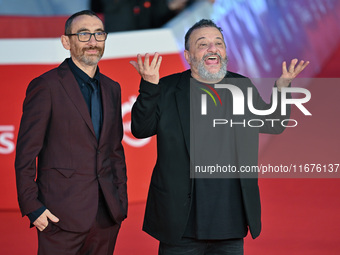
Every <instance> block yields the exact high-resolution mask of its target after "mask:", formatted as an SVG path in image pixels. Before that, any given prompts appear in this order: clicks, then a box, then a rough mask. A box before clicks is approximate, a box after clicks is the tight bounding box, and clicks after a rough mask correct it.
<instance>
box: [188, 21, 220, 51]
mask: <svg viewBox="0 0 340 255" xmlns="http://www.w3.org/2000/svg"><path fill="white" fill-rule="evenodd" d="M202 27H214V28H216V29H218V30H219V31H220V32H221V34H222V37H223V39H224V36H223V33H222V31H223V30H222V28H220V27H218V26H217V25H216V24H215V23H214V22H213V21H212V20H210V19H201V20H200V21H198V22H196V23H195V24H194V25H193V26H192V27H191V28H189V30H188V32H187V33H186V34H185V45H184V46H185V49H186V50H189V45H190V44H189V39H190V35H191V33H192V32H193V31H194V30H196V29H199V28H202Z"/></svg>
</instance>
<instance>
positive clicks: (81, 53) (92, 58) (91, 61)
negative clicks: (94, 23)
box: [74, 46, 104, 66]
mask: <svg viewBox="0 0 340 255" xmlns="http://www.w3.org/2000/svg"><path fill="white" fill-rule="evenodd" d="M87 50H97V51H98V52H97V53H96V54H91V55H88V54H86V51H87ZM77 53H78V54H74V55H75V56H74V57H75V58H76V59H77V60H78V61H79V62H81V63H84V64H85V65H87V66H96V65H97V64H98V62H99V60H100V59H101V58H102V56H103V54H104V47H98V46H95V47H84V48H82V49H78V50H77Z"/></svg>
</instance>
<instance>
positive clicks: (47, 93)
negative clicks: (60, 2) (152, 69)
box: [15, 11, 127, 255]
mask: <svg viewBox="0 0 340 255" xmlns="http://www.w3.org/2000/svg"><path fill="white" fill-rule="evenodd" d="M106 37H107V34H106V33H105V31H104V26H103V23H102V21H101V20H100V19H99V18H98V16H96V14H95V13H93V12H91V11H82V12H78V13H75V14H74V15H72V16H71V17H70V18H69V19H68V20H67V21H66V24H65V35H62V36H61V42H62V44H63V46H64V48H65V49H66V50H69V51H70V54H71V57H70V58H68V59H66V60H65V61H64V62H63V63H62V64H61V65H60V66H59V67H57V68H55V69H53V70H51V71H49V72H47V73H45V74H43V75H41V76H39V77H37V78H35V79H34V80H32V81H31V83H30V84H29V86H28V88H27V93H26V98H25V101H24V104H23V115H22V119H21V124H20V130H19V135H18V141H17V151H16V160H15V170H16V179H17V190H18V200H19V206H20V209H21V212H22V215H23V216H24V215H27V216H28V217H29V219H30V221H31V224H32V225H34V226H36V228H37V229H38V243H39V245H38V254H49V255H50V254H58V255H60V254H63V255H66V254H70V255H71V254H74V255H75V254H96V255H101V254H103V255H104V254H105V255H106V254H107V255H108V254H111V255H112V254H113V251H114V246H115V242H116V238H117V234H118V231H119V228H120V225H121V222H122V221H123V220H124V219H125V218H126V216H127V192H126V181H127V178H126V165H125V157H124V151H123V147H122V143H121V141H122V136H123V128H122V116H121V93H120V86H119V84H118V83H117V82H114V81H112V80H111V79H110V78H108V77H106V76H104V75H103V74H101V73H100V71H99V68H98V66H97V63H98V61H99V60H100V58H101V57H102V55H103V52H104V47H105V40H106ZM36 159H37V160H36Z"/></svg>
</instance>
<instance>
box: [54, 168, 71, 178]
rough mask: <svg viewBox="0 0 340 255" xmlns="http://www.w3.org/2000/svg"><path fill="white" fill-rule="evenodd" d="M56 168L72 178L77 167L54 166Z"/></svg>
mask: <svg viewBox="0 0 340 255" xmlns="http://www.w3.org/2000/svg"><path fill="white" fill-rule="evenodd" d="M54 169H55V170H57V171H58V172H59V173H60V174H62V175H63V176H64V177H66V178H70V177H71V176H72V175H73V174H74V172H75V171H76V170H75V169H70V168H54Z"/></svg>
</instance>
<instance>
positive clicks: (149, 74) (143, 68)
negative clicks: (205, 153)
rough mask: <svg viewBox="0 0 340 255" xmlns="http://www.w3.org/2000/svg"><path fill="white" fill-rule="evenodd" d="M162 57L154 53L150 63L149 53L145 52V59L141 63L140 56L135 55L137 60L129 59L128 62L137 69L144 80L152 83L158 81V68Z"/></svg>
mask: <svg viewBox="0 0 340 255" xmlns="http://www.w3.org/2000/svg"><path fill="white" fill-rule="evenodd" d="M161 62H162V57H161V56H160V55H159V53H157V52H156V53H155V55H154V56H153V59H152V61H151V63H150V54H148V53H146V54H145V60H144V63H143V60H142V56H141V55H140V54H138V55H137V62H136V61H130V64H131V65H133V67H134V68H135V69H136V70H137V72H138V73H139V74H140V76H141V77H142V78H143V79H144V80H145V81H148V82H150V83H153V84H158V83H159V68H160V66H161Z"/></svg>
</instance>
